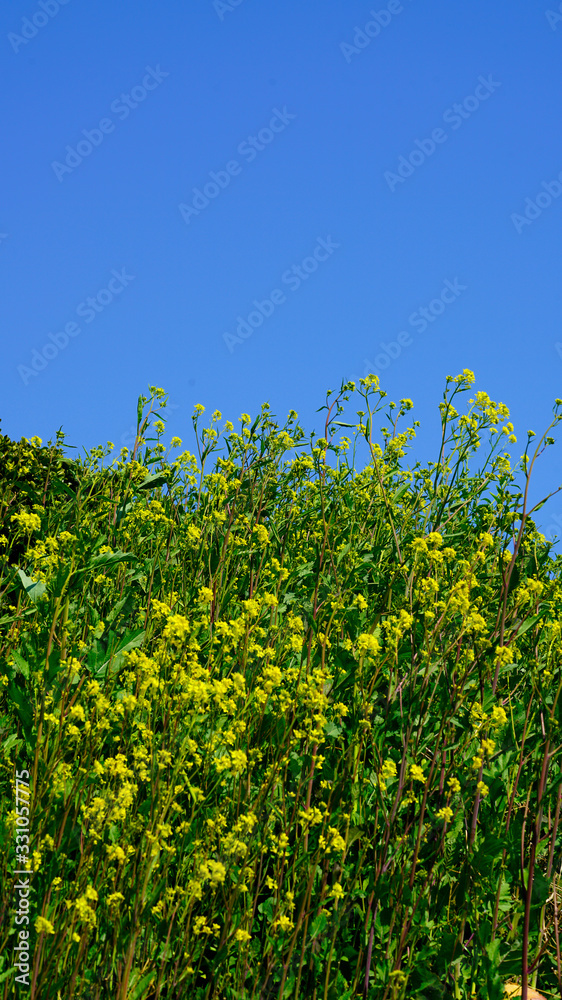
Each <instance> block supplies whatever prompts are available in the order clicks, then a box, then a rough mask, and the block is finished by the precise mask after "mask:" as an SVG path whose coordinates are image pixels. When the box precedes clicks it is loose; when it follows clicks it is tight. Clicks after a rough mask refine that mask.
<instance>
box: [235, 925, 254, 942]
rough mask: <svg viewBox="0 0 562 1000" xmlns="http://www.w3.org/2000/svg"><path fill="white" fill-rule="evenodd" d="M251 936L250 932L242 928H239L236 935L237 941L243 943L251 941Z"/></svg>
mask: <svg viewBox="0 0 562 1000" xmlns="http://www.w3.org/2000/svg"><path fill="white" fill-rule="evenodd" d="M251 936H252V935H251V934H250V933H249V931H245V930H242V928H241V927H239V928H238V930H237V931H236V934H235V935H234V937H235V939H236V940H237V941H242V942H244V941H249V940H250V938H251Z"/></svg>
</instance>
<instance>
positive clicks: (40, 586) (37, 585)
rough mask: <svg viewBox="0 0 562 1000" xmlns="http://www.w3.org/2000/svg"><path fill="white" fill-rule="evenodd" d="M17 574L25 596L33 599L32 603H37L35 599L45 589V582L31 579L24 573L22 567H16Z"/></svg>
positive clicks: (38, 597) (40, 595)
mask: <svg viewBox="0 0 562 1000" xmlns="http://www.w3.org/2000/svg"><path fill="white" fill-rule="evenodd" d="M18 576H19V578H20V580H21V583H22V587H23V589H24V590H25V592H26V594H27V596H28V597H29V598H30V599H31V600H32V601H33V603H34V604H37V601H38V600H39V599H40V598H41V597H42V596H43V594H44V593H45V591H46V589H47V588H46V586H45V584H44V583H41V581H39V580H37V581H35V580H32V579H31V578H30V577H29V576H26V575H25V573H24V571H23V570H22V569H18Z"/></svg>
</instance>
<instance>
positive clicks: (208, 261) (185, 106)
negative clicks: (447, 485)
mask: <svg viewBox="0 0 562 1000" xmlns="http://www.w3.org/2000/svg"><path fill="white" fill-rule="evenodd" d="M549 2H550V0H544V2H543V0H540V2H537V0H531V2H529V0H514V2H510V3H507V2H505V0H504V2H500V3H498V4H490V3H487V2H484V0H474V2H473V3H471V4H460V3H459V4H451V3H450V0H429V2H425V3H422V2H421V0H403V2H402V3H400V2H399V0H390V3H389V2H386V3H382V2H381V3H375V5H374V6H373V5H370V4H369V3H367V2H365V3H363V2H358V0H345V2H343V0H324V2H322V3H303V2H302V0H284V2H283V3H279V2H277V3H273V2H271V0H259V2H258V0H236V2H235V0H230V2H226V0H225V2H224V3H223V2H216V3H214V2H213V0H197V2H194V0H191V3H189V4H187V3H185V0H181V2H180V0H161V2H160V3H156V2H154V0H153V2H148V0H120V2H119V3H115V2H110V0H97V2H96V3H95V4H94V3H88V2H86V0H66V3H60V0H10V3H9V4H8V3H6V4H3V5H2V9H1V10H0V46H1V47H2V53H3V54H2V58H1V60H0V74H1V87H0V108H1V111H0V114H1V122H2V145H3V157H2V160H3V183H2V195H3V197H2V199H1V205H0V234H1V235H0V255H1V259H0V266H1V273H2V276H3V290H2V311H1V317H2V319H1V322H2V343H3V351H2V365H1V402H2V406H1V416H2V429H3V431H4V433H7V434H9V435H10V436H11V437H13V438H19V437H21V436H22V435H23V436H26V437H31V436H32V435H34V434H38V435H39V436H40V437H42V438H43V439H44V440H47V439H48V438H49V437H51V436H53V437H54V434H55V432H56V430H57V429H58V428H59V427H60V426H61V425H62V427H63V430H64V431H65V432H66V434H67V442H68V443H69V444H72V445H76V446H78V447H82V446H86V447H91V446H93V445H94V444H98V443H105V442H106V441H107V440H112V441H114V442H115V443H116V444H117V445H118V446H120V445H121V444H122V443H124V442H125V441H126V442H129V441H130V437H129V434H130V430H131V427H132V425H133V424H134V419H135V405H136V399H137V396H138V395H139V394H140V393H144V392H146V390H147V386H148V385H149V384H154V385H158V386H162V387H163V388H165V389H166V390H167V391H168V392H169V393H170V400H171V402H172V403H173V405H174V409H173V410H172V411H171V413H170V420H169V424H168V428H169V434H170V436H171V435H172V434H175V435H179V436H180V437H182V438H183V439H184V443H185V446H186V447H189V448H192V447H193V432H192V425H191V414H192V412H193V406H194V404H195V403H202V404H203V405H204V406H205V407H206V414H205V417H207V416H209V417H210V414H211V413H212V411H213V410H214V409H215V408H218V409H220V410H221V411H222V414H223V418H224V419H225V420H226V419H231V420H232V421H233V422H234V423H235V426H237V427H238V426H239V425H238V423H237V418H238V416H239V415H240V414H241V413H242V412H244V411H246V412H248V413H250V414H251V415H252V416H254V415H255V414H256V413H257V412H258V410H259V408H260V406H261V404H262V402H265V401H266V400H267V401H269V403H270V405H271V410H272V412H274V413H276V414H277V415H278V417H279V418H280V420H281V422H283V421H284V418H285V416H286V414H287V413H288V411H289V410H290V409H291V408H294V409H295V410H296V411H297V412H298V414H299V418H300V420H301V422H302V424H303V426H304V428H305V430H306V431H307V433H308V432H309V431H310V430H312V429H314V430H315V431H316V432H317V433H318V434H320V433H321V431H322V427H323V415H322V414H317V413H316V412H315V411H316V410H317V409H318V407H320V406H321V405H322V404H323V403H324V400H325V392H326V390H327V389H328V388H332V389H334V390H337V389H338V388H339V386H340V384H341V381H342V379H348V378H355V379H356V380H358V379H359V377H360V376H363V375H365V374H367V372H368V371H374V372H375V373H376V372H378V373H379V375H380V379H381V385H382V387H383V388H384V389H385V390H386V391H387V392H388V398H389V399H394V400H396V401H398V400H399V399H400V398H401V397H410V398H411V399H413V400H414V403H415V409H414V411H413V417H415V418H417V419H419V420H420V421H421V428H420V430H419V432H418V440H417V444H416V448H415V452H414V457H413V459H412V460H414V459H415V457H419V458H420V459H423V460H424V461H425V460H427V459H428V458H436V457H437V451H438V432H439V415H438V409H437V406H438V403H439V400H440V399H441V395H442V392H443V389H444V386H445V377H446V375H448V374H450V375H455V374H457V373H459V372H460V371H461V370H462V369H463V368H470V369H472V370H473V371H474V372H475V375H476V383H475V386H474V390H477V389H483V390H486V391H487V392H488V393H489V395H490V396H491V397H492V399H494V400H497V401H499V400H501V401H503V402H505V403H507V405H508V406H509V407H510V409H511V413H512V419H513V423H514V424H515V430H516V433H517V434H518V444H517V445H514V446H513V449H512V454H513V455H514V457H516V458H519V456H520V454H521V453H522V451H523V446H524V441H525V437H526V431H527V428H533V429H534V430H535V431H536V432H537V434H540V433H541V432H542V431H543V429H544V428H545V427H546V426H547V424H548V423H549V420H550V418H551V413H552V406H553V404H554V399H555V397H557V396H562V330H561V325H560V320H561V311H562V281H561V273H560V272H561V260H562V258H561V254H560V234H561V231H562V229H561V227H562V132H561V130H560V112H561V104H562V13H560V8H559V5H558V0H556V2H553V3H552V5H551V6H550V7H549V6H548V3H549ZM213 174H214V178H213ZM549 192H550V193H549ZM539 193H540V197H539V204H538V206H537V201H536V199H537V195H539ZM549 202H550V203H549ZM180 206H182V207H181V208H180ZM525 212H526V213H527V214H525ZM272 296H273V300H272ZM89 298H90V299H93V302H90V303H88V299H89ZM268 300H269V301H268ZM255 302H257V303H259V304H261V307H262V313H261V316H260V312H259V307H258V306H256V305H255ZM423 311H425V316H426V318H425V319H424V313H423ZM250 314H251V315H250ZM263 314H270V315H265V317H264V315H263ZM241 319H242V323H241ZM260 319H262V320H263V321H261V322H260ZM248 323H249V324H250V325H247V324H248ZM237 329H239V331H241V332H239V334H238V335H237ZM244 333H245V334H246V336H245V337H244ZM248 334H250V335H248ZM51 335H52V336H51ZM225 335H227V336H225ZM400 337H401V339H400ZM49 345H50V346H49ZM381 345H382V346H381ZM385 348H386V354H385ZM33 363H34V364H35V368H36V369H41V370H38V371H37V372H36V374H30V372H32V371H33ZM348 405H349V406H350V407H351V409H350V410H349V411H348V412H349V413H350V417H351V419H354V417H355V413H354V411H355V409H356V408H357V406H358V405H359V401H358V402H357V405H353V406H352V405H351V403H350V404H348ZM560 447H561V445H560V444H557V445H556V446H555V447H553V448H550V449H547V451H546V453H545V454H544V455H543V456H542V458H541V459H540V461H539V463H538V465H537V467H536V472H535V474H534V477H533V480H534V486H533V489H532V500H533V502H536V501H537V500H538V499H539V498H540V497H542V496H544V495H546V494H547V493H548V492H549V491H551V490H553V489H556V488H557V487H558V486H559V485H560V483H561V482H562V473H561V470H562V462H561V461H560V455H561V451H560ZM363 459H364V460H365V461H366V455H365V456H363ZM556 517H559V518H560V524H561V525H562V493H560V494H558V496H556V497H554V498H553V499H552V500H551V501H549V504H548V505H547V508H546V509H545V511H543V512H542V513H541V514H539V515H538V517H537V520H538V522H539V524H541V526H542V527H543V530H545V529H548V530H547V534H550V533H551V532H552V530H554V528H555V527H556V524H555V521H554V520H553V518H556ZM560 532H561V533H562V527H561V528H560Z"/></svg>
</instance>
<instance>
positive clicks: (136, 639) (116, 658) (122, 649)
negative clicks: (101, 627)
mask: <svg viewBox="0 0 562 1000" xmlns="http://www.w3.org/2000/svg"><path fill="white" fill-rule="evenodd" d="M145 635H146V632H145V630H144V629H142V628H138V629H135V630H134V631H133V632H128V633H127V634H126V635H124V636H123V638H122V639H121V641H120V642H119V643H118V644H117V646H116V647H115V649H113V650H112V652H111V653H110V655H109V656H107V654H104V655H105V656H106V659H105V660H104V662H103V663H102V664H101V666H99V667H97V668H94V676H95V677H97V678H100V677H101V678H103V677H105V676H106V674H107V672H108V670H109V665H110V663H111V675H112V676H115V674H116V673H117V672H118V670H119V668H120V667H121V664H122V662H123V654H124V653H128V652H129V650H131V649H137V648H138V647H139V646H142V644H143V642H144V637H145ZM88 659H89V658H88Z"/></svg>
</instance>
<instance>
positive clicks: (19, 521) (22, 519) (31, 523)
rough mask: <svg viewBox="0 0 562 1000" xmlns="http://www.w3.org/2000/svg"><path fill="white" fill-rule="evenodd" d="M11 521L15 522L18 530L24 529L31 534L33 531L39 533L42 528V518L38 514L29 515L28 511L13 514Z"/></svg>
mask: <svg viewBox="0 0 562 1000" xmlns="http://www.w3.org/2000/svg"><path fill="white" fill-rule="evenodd" d="M10 521H15V522H16V525H17V527H18V528H23V530H24V531H27V532H29V534H31V532H32V531H39V529H40V528H41V518H40V517H38V515H37V514H28V513H27V512H26V511H21V512H20V513H19V514H12V516H11V518H10Z"/></svg>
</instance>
